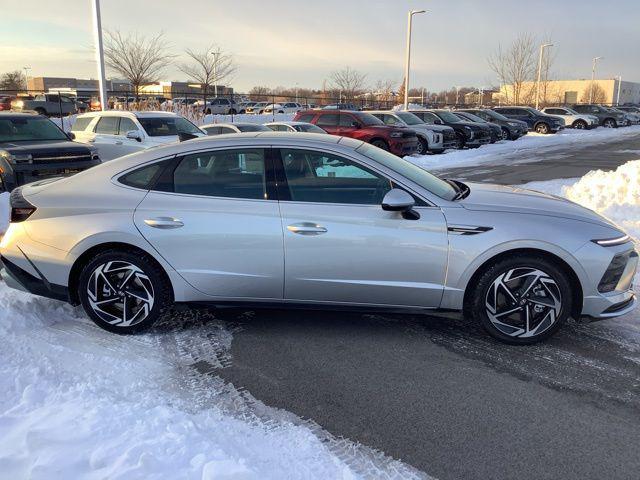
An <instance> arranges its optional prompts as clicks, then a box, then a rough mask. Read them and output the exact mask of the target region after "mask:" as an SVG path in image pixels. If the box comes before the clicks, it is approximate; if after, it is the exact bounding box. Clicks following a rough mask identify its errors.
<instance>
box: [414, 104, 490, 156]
mask: <svg viewBox="0 0 640 480" xmlns="http://www.w3.org/2000/svg"><path fill="white" fill-rule="evenodd" d="M411 113H413V114H415V115H416V116H417V117H418V118H420V119H421V120H422V121H424V122H425V123H430V124H434V125H446V126H448V127H451V128H453V129H454V130H455V132H456V140H457V145H456V148H464V147H469V148H477V147H479V146H480V145H485V144H487V143H490V142H491V130H490V129H489V127H484V126H482V125H479V124H477V123H474V122H466V121H464V120H462V119H461V118H460V117H457V116H456V115H454V114H453V113H452V112H450V111H449V110H411Z"/></svg>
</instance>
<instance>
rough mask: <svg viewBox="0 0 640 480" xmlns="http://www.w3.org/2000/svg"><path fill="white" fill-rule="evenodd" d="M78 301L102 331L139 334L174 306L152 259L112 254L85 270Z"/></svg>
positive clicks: (116, 251) (116, 252)
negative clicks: (171, 304)
mask: <svg viewBox="0 0 640 480" xmlns="http://www.w3.org/2000/svg"><path fill="white" fill-rule="evenodd" d="M78 297H79V298H80V302H81V304H82V306H83V308H84V310H85V312H87V315H89V317H90V318H91V320H93V321H94V323H95V324H96V325H98V326H99V327H101V328H104V329H105V330H108V331H110V332H114V333H137V332H141V331H143V330H146V329H148V328H150V327H151V326H152V325H153V324H154V323H155V322H156V321H157V320H158V319H159V318H160V317H162V316H163V315H164V313H165V312H166V310H167V308H168V307H169V306H170V303H171V286H170V284H169V281H168V280H167V278H166V276H165V275H164V272H163V271H162V269H161V267H160V266H158V265H157V264H156V263H155V261H153V260H152V259H151V258H149V257H148V256H146V255H140V254H137V253H132V252H128V251H120V250H109V251H106V252H103V253H100V254H98V255H96V256H95V257H94V258H93V259H92V260H91V261H90V262H89V263H88V264H87V265H85V266H84V268H83V269H82V271H81V273H80V279H79V282H78Z"/></svg>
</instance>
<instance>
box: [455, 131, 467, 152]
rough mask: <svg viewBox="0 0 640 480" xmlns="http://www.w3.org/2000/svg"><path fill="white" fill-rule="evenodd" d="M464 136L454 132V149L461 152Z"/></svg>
mask: <svg viewBox="0 0 640 480" xmlns="http://www.w3.org/2000/svg"><path fill="white" fill-rule="evenodd" d="M465 143H466V142H465V139H464V136H463V135H462V134H461V133H458V132H456V148H457V149H458V150H462V149H463V148H464V144H465Z"/></svg>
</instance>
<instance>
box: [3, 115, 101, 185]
mask: <svg viewBox="0 0 640 480" xmlns="http://www.w3.org/2000/svg"><path fill="white" fill-rule="evenodd" d="M72 138H73V136H72V135H67V134H66V133H64V132H63V131H62V130H60V129H59V128H58V126H57V125H56V124H55V123H53V122H52V121H51V120H49V119H48V118H46V117H43V116H42V115H34V114H32V113H15V112H2V113H0V192H4V191H7V192H10V191H11V190H13V189H14V188H15V187H19V186H20V185H24V184H25V183H30V182H35V181H39V180H44V179H46V178H51V177H61V176H65V175H72V174H74V173H77V172H80V171H82V170H86V169H87V168H90V167H93V166H95V165H97V164H99V163H100V157H99V156H98V152H97V150H96V149H95V147H93V146H89V145H84V144H82V143H77V142H72V141H71V139H72Z"/></svg>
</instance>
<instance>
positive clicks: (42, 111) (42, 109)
mask: <svg viewBox="0 0 640 480" xmlns="http://www.w3.org/2000/svg"><path fill="white" fill-rule="evenodd" d="M34 111H35V112H36V113H37V114H38V115H45V116H47V111H46V110H45V109H44V108H42V107H37V108H36V109H35V110H34Z"/></svg>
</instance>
